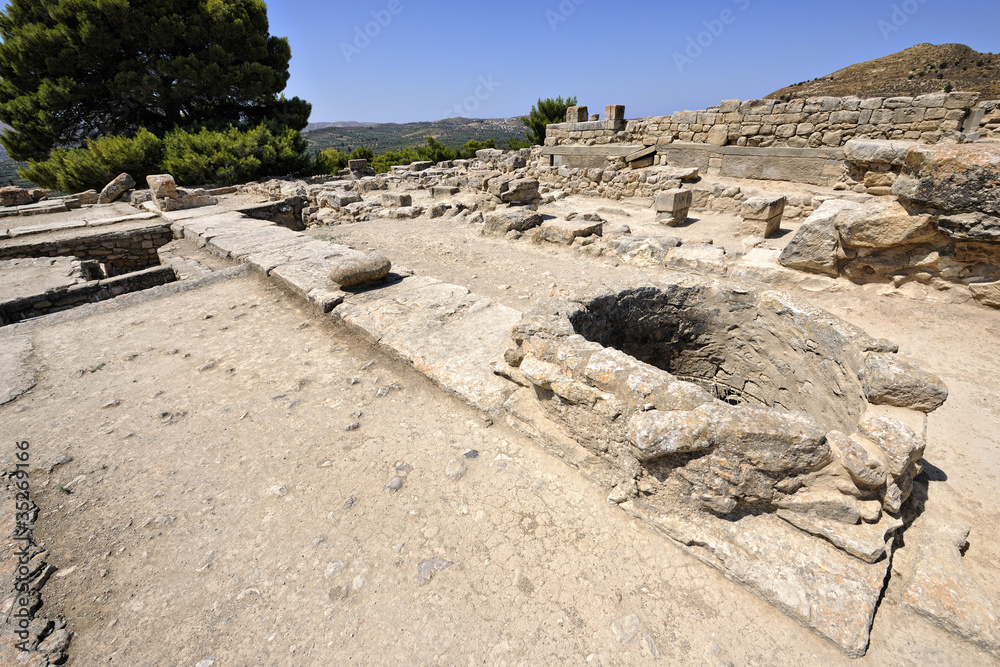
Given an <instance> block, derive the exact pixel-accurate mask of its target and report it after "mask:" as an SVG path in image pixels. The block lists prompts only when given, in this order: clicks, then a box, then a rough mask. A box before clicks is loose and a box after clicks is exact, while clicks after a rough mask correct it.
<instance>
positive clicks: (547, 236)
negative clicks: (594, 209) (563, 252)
mask: <svg viewBox="0 0 1000 667" xmlns="http://www.w3.org/2000/svg"><path fill="white" fill-rule="evenodd" d="M603 228H604V223H603V222H588V221H584V220H547V221H545V222H543V223H542V224H541V226H540V227H539V228H538V234H539V236H540V237H541V238H542V240H544V241H548V242H550V243H561V244H564V245H571V244H572V243H573V241H574V240H576V239H577V238H580V237H585V236H592V235H595V234H596V235H597V236H600V235H601V233H602V231H603Z"/></svg>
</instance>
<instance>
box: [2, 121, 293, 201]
mask: <svg viewBox="0 0 1000 667" xmlns="http://www.w3.org/2000/svg"><path fill="white" fill-rule="evenodd" d="M311 166H312V161H311V159H310V157H309V154H308V153H307V152H306V141H305V139H303V138H302V135H300V134H299V133H298V132H297V131H295V130H292V129H285V130H278V131H277V133H274V132H272V131H271V130H270V129H269V128H268V127H267V126H266V125H259V126H257V127H255V128H253V129H251V130H247V131H246V132H243V131H240V130H237V129H236V128H233V127H230V128H229V129H228V130H225V131H222V132H215V131H210V130H206V129H202V130H201V131H200V132H188V131H186V130H174V131H173V132H170V133H168V134H167V136H166V138H165V139H163V140H160V139H159V138H157V137H156V136H155V135H154V134H152V133H151V132H148V131H146V130H145V129H142V130H139V132H138V133H137V134H136V135H135V136H134V137H118V136H106V137H101V138H100V139H94V140H88V141H87V147H86V148H72V149H63V148H57V149H55V150H54V151H52V153H51V154H50V156H49V159H48V160H42V161H39V160H30V161H29V162H28V166H27V167H26V168H24V169H22V170H21V171H20V172H19V173H20V175H21V177H22V178H24V179H26V180H29V181H32V182H34V183H37V184H38V185H40V186H42V187H45V188H51V189H53V190H59V191H61V192H80V191H82V190H89V189H95V190H100V189H101V188H103V187H104V186H105V185H106V184H107V183H108V181H110V180H111V179H113V178H114V177H115V176H117V175H118V174H120V173H122V172H127V173H128V174H130V175H131V176H132V178H134V179H135V181H136V182H137V183H142V182H143V181H145V180H146V176H148V175H149V174H162V173H168V174H172V175H173V177H174V179H175V180H176V181H177V182H178V183H179V184H181V185H203V184H206V183H212V184H215V185H233V184H236V183H244V182H246V181H252V180H254V179H257V178H261V177H264V176H287V175H290V174H302V173H305V172H307V171H309V169H310V168H311Z"/></svg>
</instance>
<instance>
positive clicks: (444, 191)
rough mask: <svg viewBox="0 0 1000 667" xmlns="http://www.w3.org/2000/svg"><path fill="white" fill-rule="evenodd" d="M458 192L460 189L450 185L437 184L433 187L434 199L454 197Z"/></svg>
mask: <svg viewBox="0 0 1000 667" xmlns="http://www.w3.org/2000/svg"><path fill="white" fill-rule="evenodd" d="M458 193H459V189H458V188H456V187H454V186H450V185H435V186H433V187H432V188H431V197H432V198H433V199H447V198H449V197H454V196H455V195H457V194H458Z"/></svg>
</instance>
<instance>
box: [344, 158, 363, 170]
mask: <svg viewBox="0 0 1000 667" xmlns="http://www.w3.org/2000/svg"><path fill="white" fill-rule="evenodd" d="M347 168H348V169H350V170H351V171H364V170H365V169H367V168H368V160H348V161H347Z"/></svg>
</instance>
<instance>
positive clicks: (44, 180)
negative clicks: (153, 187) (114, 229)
mask: <svg viewBox="0 0 1000 667" xmlns="http://www.w3.org/2000/svg"><path fill="white" fill-rule="evenodd" d="M162 157H163V142H162V141H161V140H160V139H158V138H157V137H156V136H155V135H154V134H153V133H152V132H148V131H146V130H145V129H141V130H139V132H138V133H137V134H136V135H135V136H134V137H115V136H107V137H101V138H99V139H88V140H87V147H86V148H70V149H65V148H57V149H55V150H53V151H52V153H51V154H50V155H49V159H48V160H29V161H28V166H27V167H25V168H23V169H21V170H20V171H19V172H18V173H19V175H20V176H21V178H23V179H25V180H28V181H31V182H33V183H37V184H38V185H40V186H41V187H43V188H50V189H52V190H58V191H60V192H81V191H83V190H90V189H94V190H100V189H101V188H103V187H104V186H105V185H107V184H108V182H109V181H111V180H112V179H113V178H115V177H116V176H118V174H120V173H122V172H127V173H128V174H130V175H131V176H132V178H134V179H135V180H136V182H137V183H141V182H143V181H145V180H146V176H148V175H149V174H155V173H158V172H159V171H160V167H159V164H160V161H161V159H162Z"/></svg>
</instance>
